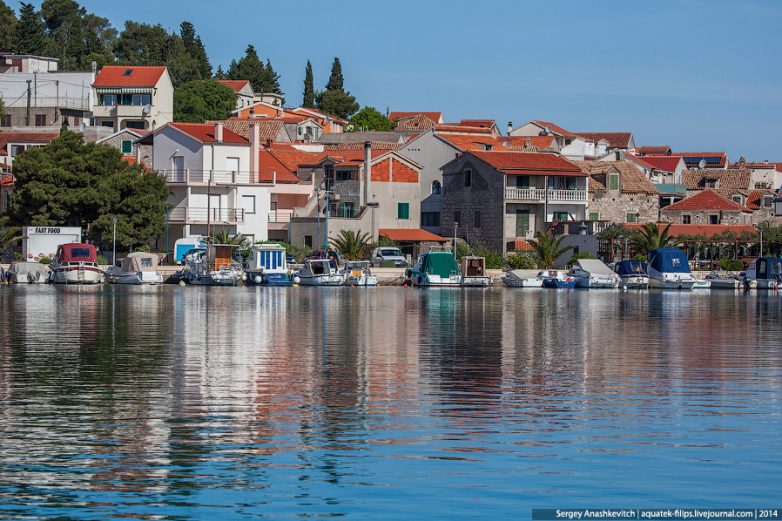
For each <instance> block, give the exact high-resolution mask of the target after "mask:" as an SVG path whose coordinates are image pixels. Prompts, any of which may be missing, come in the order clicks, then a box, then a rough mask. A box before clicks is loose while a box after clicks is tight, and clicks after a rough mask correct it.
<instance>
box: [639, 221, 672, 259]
mask: <svg viewBox="0 0 782 521" xmlns="http://www.w3.org/2000/svg"><path fill="white" fill-rule="evenodd" d="M670 229H671V223H668V225H667V226H666V227H665V228H662V229H660V227H659V226H658V225H657V224H656V223H646V224H644V225H643V227H641V229H639V230H638V231H636V232H634V233H633V237H632V239H631V242H632V246H633V249H634V250H635V251H636V252H638V253H642V254H644V255H646V254H648V253H649V252H650V251H652V250H656V249H657V248H665V247H666V246H670V245H671V244H672V243H673V238H671V237H669V236H668V231H669V230H670Z"/></svg>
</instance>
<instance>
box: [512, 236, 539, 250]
mask: <svg viewBox="0 0 782 521" xmlns="http://www.w3.org/2000/svg"><path fill="white" fill-rule="evenodd" d="M515 246H516V251H530V250H534V249H535V247H534V246H533V245H532V244H531V243H530V242H529V241H525V240H524V239H518V238H517V239H516V241H515Z"/></svg>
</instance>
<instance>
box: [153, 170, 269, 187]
mask: <svg viewBox="0 0 782 521" xmlns="http://www.w3.org/2000/svg"><path fill="white" fill-rule="evenodd" d="M159 172H160V173H161V174H162V175H165V176H166V182H167V183H168V184H183V185H207V184H212V185H235V184H253V183H257V182H258V178H257V176H253V175H251V174H250V172H232V171H228V170H215V171H210V170H191V169H189V168H186V169H183V170H182V169H179V170H160V171H159ZM210 174H211V175H210Z"/></svg>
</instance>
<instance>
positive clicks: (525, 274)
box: [500, 270, 543, 288]
mask: <svg viewBox="0 0 782 521" xmlns="http://www.w3.org/2000/svg"><path fill="white" fill-rule="evenodd" d="M500 280H502V283H503V284H505V286H506V287H509V288H540V287H542V286H543V279H541V278H540V277H538V270H511V271H508V272H506V273H505V275H503V276H502V277H500Z"/></svg>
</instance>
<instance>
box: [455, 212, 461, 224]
mask: <svg viewBox="0 0 782 521" xmlns="http://www.w3.org/2000/svg"><path fill="white" fill-rule="evenodd" d="M453 222H454V223H456V224H459V223H460V222H462V212H460V211H458V210H457V211H455V212H453Z"/></svg>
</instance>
